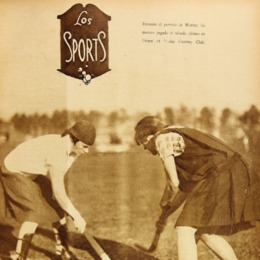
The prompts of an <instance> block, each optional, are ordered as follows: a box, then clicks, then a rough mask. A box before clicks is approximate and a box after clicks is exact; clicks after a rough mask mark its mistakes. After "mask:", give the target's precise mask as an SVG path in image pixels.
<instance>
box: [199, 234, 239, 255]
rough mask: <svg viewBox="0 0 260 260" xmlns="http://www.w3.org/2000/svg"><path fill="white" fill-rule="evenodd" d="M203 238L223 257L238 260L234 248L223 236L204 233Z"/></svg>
mask: <svg viewBox="0 0 260 260" xmlns="http://www.w3.org/2000/svg"><path fill="white" fill-rule="evenodd" d="M201 240H202V241H203V242H204V243H205V244H206V245H207V246H208V247H209V248H210V249H211V250H212V251H213V252H214V253H215V254H216V255H217V256H218V257H220V258H221V259H223V260H237V257H236V255H235V252H234V250H233V248H232V247H231V246H230V244H229V243H228V242H227V241H226V240H225V239H224V238H223V237H221V236H218V235H215V234H210V235H209V234H203V235H201Z"/></svg>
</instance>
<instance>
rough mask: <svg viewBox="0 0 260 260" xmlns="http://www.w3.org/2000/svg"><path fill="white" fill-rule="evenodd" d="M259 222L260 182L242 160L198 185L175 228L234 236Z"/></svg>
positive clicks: (190, 195)
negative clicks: (181, 227)
mask: <svg viewBox="0 0 260 260" xmlns="http://www.w3.org/2000/svg"><path fill="white" fill-rule="evenodd" d="M255 221H260V180H259V176H257V174H256V172H255V171H253V170H252V169H249V168H248V165H247V164H246V163H245V161H244V160H242V159H239V160H237V161H236V163H234V164H233V165H232V166H231V167H229V168H226V169H225V170H223V171H216V172H214V173H212V174H211V175H209V176H208V177H207V178H205V179H203V180H201V181H200V182H198V183H197V185H196V186H195V187H194V189H193V190H192V191H191V192H190V193H189V194H188V196H187V199H186V202H185V204H184V207H183V210H182V212H181V214H180V216H179V218H178V220H177V222H176V226H192V227H195V228H198V230H199V232H201V233H205V232H206V233H211V232H212V233H218V234H224V235H229V234H234V233H235V232H237V231H240V230H244V229H248V228H250V227H253V226H254V224H255Z"/></svg>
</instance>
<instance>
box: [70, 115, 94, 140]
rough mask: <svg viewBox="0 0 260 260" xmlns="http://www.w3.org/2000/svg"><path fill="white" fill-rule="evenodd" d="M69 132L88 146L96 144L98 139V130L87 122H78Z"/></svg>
mask: <svg viewBox="0 0 260 260" xmlns="http://www.w3.org/2000/svg"><path fill="white" fill-rule="evenodd" d="M68 132H69V133H71V134H72V135H73V136H75V137H76V138H77V139H78V140H79V141H81V142H83V143H85V144H87V145H92V144H94V142H95V139H96V129H95V127H94V125H92V124H91V123H90V122H89V121H87V120H81V121H78V122H76V123H75V124H74V125H73V126H72V127H71V128H69V129H68Z"/></svg>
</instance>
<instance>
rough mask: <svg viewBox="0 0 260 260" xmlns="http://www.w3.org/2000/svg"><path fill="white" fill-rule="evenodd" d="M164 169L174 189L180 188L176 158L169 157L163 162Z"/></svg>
mask: <svg viewBox="0 0 260 260" xmlns="http://www.w3.org/2000/svg"><path fill="white" fill-rule="evenodd" d="M163 164H164V168H165V171H166V174H167V176H168V177H169V181H170V183H171V185H172V188H173V189H174V190H176V189H177V188H178V186H179V183H180V181H179V178H178V175H177V170H176V164H175V160H174V156H168V157H166V158H165V159H164V160H163Z"/></svg>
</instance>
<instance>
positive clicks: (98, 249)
mask: <svg viewBox="0 0 260 260" xmlns="http://www.w3.org/2000/svg"><path fill="white" fill-rule="evenodd" d="M83 235H84V236H85V238H86V239H87V240H88V242H89V244H90V245H91V246H92V248H93V249H94V250H95V252H96V253H97V254H98V255H99V257H100V258H101V260H111V259H110V257H109V256H108V255H107V254H106V252H105V251H104V250H103V248H102V247H101V246H100V245H99V244H98V242H97V241H96V240H95V239H94V237H93V236H92V235H91V234H90V233H89V232H88V231H87V229H85V231H84V232H83Z"/></svg>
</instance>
